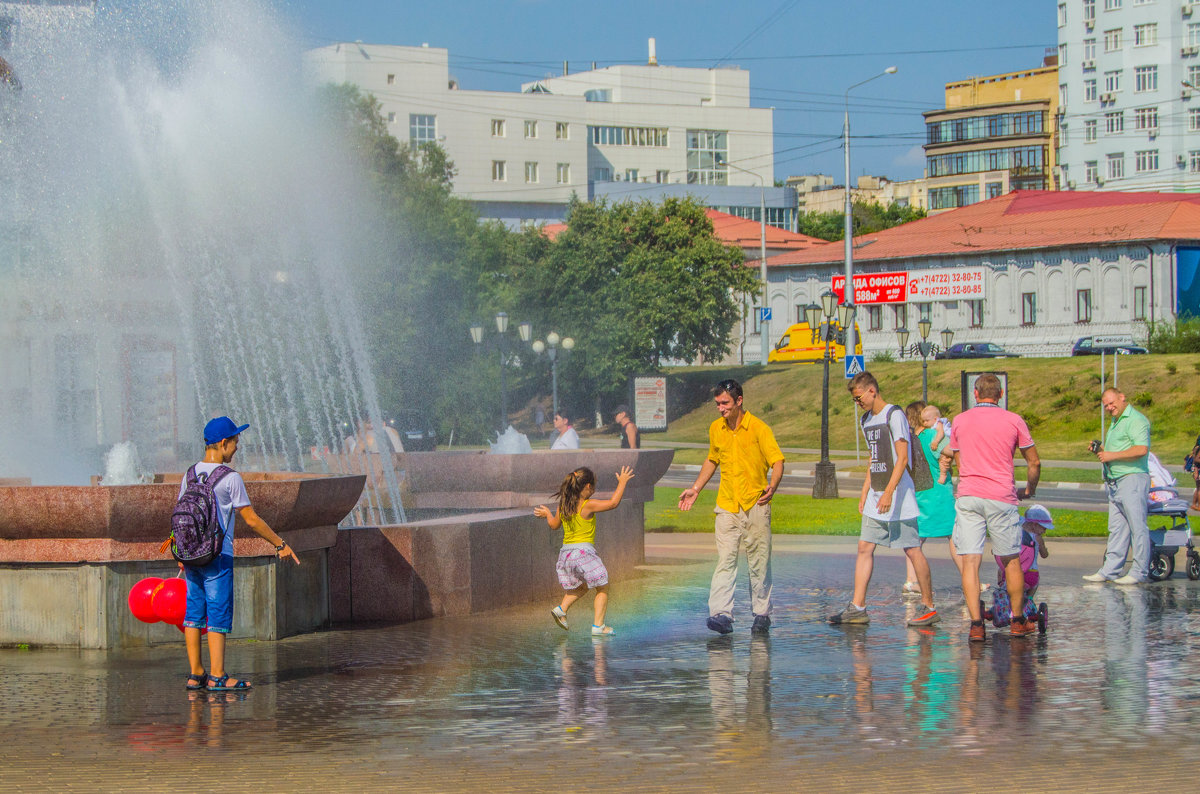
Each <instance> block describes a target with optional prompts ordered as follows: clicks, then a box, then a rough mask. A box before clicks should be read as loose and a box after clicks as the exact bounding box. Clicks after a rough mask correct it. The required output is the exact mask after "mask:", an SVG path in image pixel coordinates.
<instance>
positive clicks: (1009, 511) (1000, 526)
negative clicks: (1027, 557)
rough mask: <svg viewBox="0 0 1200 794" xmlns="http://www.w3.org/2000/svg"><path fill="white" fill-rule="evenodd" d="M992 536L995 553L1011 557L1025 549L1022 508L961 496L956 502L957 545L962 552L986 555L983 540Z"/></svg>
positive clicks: (1005, 503) (955, 543)
mask: <svg viewBox="0 0 1200 794" xmlns="http://www.w3.org/2000/svg"><path fill="white" fill-rule="evenodd" d="M989 535H990V536H991V538H992V553H993V554H995V555H997V556H999V557H1007V556H1008V555H1010V554H1017V553H1018V552H1020V551H1021V511H1020V510H1018V509H1017V506H1016V505H1013V504H1009V503H1008V502H999V501H997V500H995V499H984V498H983V497H981V496H960V497H958V499H956V500H955V501H954V534H953V535H951V537H952V538H953V539H954V547H955V548H956V549H958V553H959V554H983V541H984V539H985V537H986V536H989Z"/></svg>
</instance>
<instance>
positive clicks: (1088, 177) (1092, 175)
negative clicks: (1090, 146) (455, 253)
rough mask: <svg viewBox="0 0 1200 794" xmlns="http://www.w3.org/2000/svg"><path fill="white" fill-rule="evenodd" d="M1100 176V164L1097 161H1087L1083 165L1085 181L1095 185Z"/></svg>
mask: <svg viewBox="0 0 1200 794" xmlns="http://www.w3.org/2000/svg"><path fill="white" fill-rule="evenodd" d="M1099 175H1100V169H1099V168H1098V162H1097V161H1096V160H1085V161H1084V163H1083V181H1084V182H1089V183H1091V184H1095V182H1096V180H1097V179H1098V178H1099Z"/></svg>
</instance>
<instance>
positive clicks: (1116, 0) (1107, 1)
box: [1104, 0, 1121, 11]
mask: <svg viewBox="0 0 1200 794" xmlns="http://www.w3.org/2000/svg"><path fill="white" fill-rule="evenodd" d="M1120 7H1121V0H1104V10H1105V11H1116V10H1117V9H1118V8H1120Z"/></svg>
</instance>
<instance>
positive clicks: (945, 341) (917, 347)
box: [896, 318, 954, 402]
mask: <svg viewBox="0 0 1200 794" xmlns="http://www.w3.org/2000/svg"><path fill="white" fill-rule="evenodd" d="M932 327H933V323H932V322H930V321H929V320H927V319H925V318H922V319H921V320H919V321H918V322H917V332H918V333H919V334H920V335H921V341H920V342H915V343H914V344H913V349H912V350H911V351H910V352H913V353H916V354H917V355H919V356H920V357H921V399H922V400H924V401H925V402H929V356H930V355H931V354H933V353H936V352H937V350H938V346H937V345H936V344H934V343H933V342H930V341H929V331H930V329H931V328H932ZM908 337H909V333H908V329H906V328H904V327H900V328H897V329H896V341H897V342H898V343H899V344H900V358H904V351H905V350H907V349H908ZM953 340H954V332H953V331H951V330H950V329H949V328H947V329H945V330H944V331H942V350H945V349H947V348H949V347H950V343H951V342H952V341H953Z"/></svg>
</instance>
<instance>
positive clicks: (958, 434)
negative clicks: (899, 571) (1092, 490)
mask: <svg viewBox="0 0 1200 794" xmlns="http://www.w3.org/2000/svg"><path fill="white" fill-rule="evenodd" d="M1003 394H1004V389H1003V388H1002V387H1001V386H1000V379H999V378H998V377H996V376H995V375H993V374H992V373H990V372H988V373H984V374H983V375H980V376H979V378H978V379H977V380H976V381H975V403H976V405H975V407H974V408H971V409H969V410H967V411H963V412H962V413H961V414H959V415H958V416H956V417H954V421H953V422H952V423H951V425H950V443H949V445H947V446H946V448H945V449H943V450H942V457H941V458H939V459H938V462H939V463H940V464H941V465H940V466H939V468H940V469H941V470H942V471H943V472H949V470H950V464H951V462H952V461H955V462H957V463H958V495H957V498H956V499H955V502H954V513H955V521H954V532H953V533H952V534H951V538H952V539H953V542H954V548H956V549H958V553H959V554H960V555H962V558H963V559H962V563H963V564H962V588H963V596H964V597H965V598H966V601H967V611H969V612H970V613H971V628H970V630H969V631H968V635H967V637H968V640H969V641H970V642H983V641H984V639H985V638H986V637H985V634H984V629H983V611H982V609H981V608H980V604H979V563H980V561H981V560H982V559H983V541H984V539H985V537H986V536H990V537H991V539H992V552H993V553H994V554H995V555H996V559H997V562H999V563H1001V564H1002V565H1003V566H1004V577H1005V584H1006V586H1007V588H1008V596H1009V599H1010V600H1011V602H1012V613H1013V615H1022V614H1024V599H1025V573H1024V571H1022V570H1021V557H1020V553H1021V513H1020V511H1019V510H1018V509H1017V505H1018V503H1019V502H1020V500H1021V499H1032V498H1033V494H1034V492H1035V491H1036V490H1037V484H1038V478H1039V477H1040V476H1041V473H1042V463H1041V460H1040V459H1039V458H1038V453H1037V447H1036V446H1034V444H1033V437H1032V436H1030V435H1029V426H1028V425H1026V424H1025V420H1024V419H1022V418H1021V417H1020V416H1019V415H1017V414H1015V413H1013V412H1012V411H1009V410H1007V409H1004V408H1001V407H1000V397H1001V396H1003ZM1018 449H1019V450H1020V451H1021V457H1023V458H1025V467H1026V469H1025V487H1024V488H1022V489H1021V490H1019V491H1018V490H1017V481H1016V477H1015V475H1014V473H1013V472H1014V469H1013V453H1015V452H1016V451H1017V450H1018ZM1036 631H1037V622H1036V621H1027V620H1025V618H1023V617H1014V618H1013V622H1012V628H1010V629H1009V634H1010V635H1011V636H1013V637H1025V636H1028V635H1030V634H1033V633H1034V632H1036Z"/></svg>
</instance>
